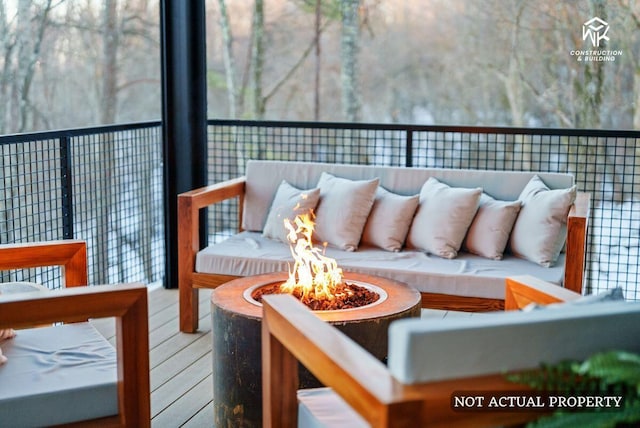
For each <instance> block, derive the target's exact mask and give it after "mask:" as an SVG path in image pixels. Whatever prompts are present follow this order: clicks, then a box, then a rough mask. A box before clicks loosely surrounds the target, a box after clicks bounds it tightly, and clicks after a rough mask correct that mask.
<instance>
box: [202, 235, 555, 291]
mask: <svg viewBox="0 0 640 428" xmlns="http://www.w3.org/2000/svg"><path fill="white" fill-rule="evenodd" d="M326 254H327V256H329V257H333V258H335V259H336V260H337V261H338V265H339V266H340V267H341V268H342V269H343V270H345V271H351V272H357V273H366V274H370V275H377V276H381V277H384V278H389V279H394V280H396V281H400V282H403V283H405V284H407V285H409V286H411V287H414V288H415V289H417V290H418V291H421V292H428V293H443V294H451V295H456V296H471V297H485V298H492V299H504V279H505V278H506V277H507V276H514V275H524V274H528V275H533V276H536V277H538V278H540V279H543V280H545V281H549V282H552V283H555V284H561V283H562V280H563V275H564V254H561V255H560V259H559V261H558V263H557V264H556V266H555V267H552V268H544V267H541V266H539V265H537V264H535V263H532V262H529V261H527V260H523V259H519V258H517V257H514V256H510V255H506V256H505V257H504V259H502V260H490V259H486V258H483V257H480V256H476V255H474V254H469V253H460V254H459V255H458V257H457V258H455V259H452V260H448V259H442V258H440V257H438V256H433V255H428V254H425V253H423V252H421V251H409V250H402V251H400V252H397V253H393V252H389V251H385V250H383V249H380V248H374V247H364V246H361V247H359V248H358V251H352V252H350V251H343V250H339V249H337V248H332V247H328V248H327V252H326ZM292 262H293V258H292V256H291V251H290V250H289V246H288V245H286V244H284V243H282V242H280V241H275V240H272V239H268V238H265V237H263V236H262V234H261V233H259V232H241V233H239V234H237V235H234V236H232V237H231V238H229V239H227V240H225V241H223V242H221V243H218V244H216V245H212V246H209V247H207V248H206V249H204V250H202V251H200V252H198V255H197V257H196V271H197V272H201V273H216V274H222V275H239V276H249V275H259V274H264V273H270V272H284V271H288V270H289V264H290V263H292Z"/></svg>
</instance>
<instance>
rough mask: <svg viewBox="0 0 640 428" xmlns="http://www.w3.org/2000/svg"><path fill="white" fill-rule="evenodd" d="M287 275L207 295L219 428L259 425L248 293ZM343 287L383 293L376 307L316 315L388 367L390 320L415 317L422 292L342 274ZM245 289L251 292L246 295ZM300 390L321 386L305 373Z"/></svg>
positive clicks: (255, 313)
mask: <svg viewBox="0 0 640 428" xmlns="http://www.w3.org/2000/svg"><path fill="white" fill-rule="evenodd" d="M287 277H288V273H286V272H279V273H270V274H264V275H257V276H250V277H244V278H239V279H236V280H233V281H230V282H228V283H226V284H224V285H222V286H220V287H218V288H216V289H215V290H213V291H212V293H211V318H212V323H213V324H212V326H213V328H212V336H213V410H214V422H215V426H217V427H228V426H235V427H261V426H262V360H261V357H262V349H261V321H262V305H261V304H260V303H258V302H256V301H255V300H253V299H252V298H251V296H250V295H251V292H250V290H253V289H255V288H258V287H261V286H265V285H269V284H273V283H275V282H284V281H286V279H287ZM344 279H345V281H346V282H354V283H356V284H358V285H362V286H365V287H367V286H369V287H370V288H371V289H373V290H376V289H381V290H382V292H381V294H382V295H381V297H380V299H378V301H377V302H375V303H372V304H369V305H367V306H361V307H359V308H352V309H342V310H333V311H316V312H315V313H316V314H317V315H318V316H319V317H320V318H322V319H323V320H325V321H327V322H329V323H331V324H332V325H334V326H335V327H336V328H338V329H339V330H340V331H342V332H343V333H345V334H346V335H347V336H349V337H350V338H351V339H353V340H354V341H356V342H357V343H359V344H360V345H361V346H362V347H363V348H365V349H366V350H367V351H369V352H370V353H371V354H372V355H374V356H375V357H376V358H378V359H380V360H381V361H383V362H386V357H387V342H388V329H389V324H390V323H391V322H392V321H395V320H398V319H402V318H409V317H419V316H420V307H421V297H420V293H419V292H418V291H416V290H414V289H411V288H409V287H408V286H406V285H404V284H402V283H400V282H397V281H393V280H390V279H386V278H380V277H376V276H372V275H365V274H356V273H346V274H345V278H344ZM248 290H249V291H248ZM300 384H301V385H300V386H301V387H303V388H304V387H311V386H319V385H318V384H317V381H316V380H315V379H314V378H313V377H312V376H311V374H310V373H308V372H306V370H302V371H301V372H300Z"/></svg>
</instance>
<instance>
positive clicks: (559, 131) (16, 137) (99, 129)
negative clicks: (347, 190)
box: [0, 119, 640, 145]
mask: <svg viewBox="0 0 640 428" xmlns="http://www.w3.org/2000/svg"><path fill="white" fill-rule="evenodd" d="M207 123H208V125H214V126H216V125H217V126H253V127H266V128H312V129H353V130H358V129H368V130H381V131H408V132H452V133H471V134H507V135H554V136H573V137H604V138H612V137H613V138H640V131H637V130H632V129H577V128H514V127H506V126H455V125H411V124H398V123H348V122H311V121H309V122H306V121H276V120H263V121H258V120H234V119H208V121H207ZM161 125H162V122H161V121H159V120H156V121H146V122H131V123H124V124H117V125H101V126H93V127H87V128H69V129H60V130H53V131H40V132H29V133H23V134H9V135H0V145H2V144H10V143H15V142H21V141H38V140H47V139H53V138H61V137H75V136H83V135H93V134H104V133H109V132H121V131H127V130H133V129H143V128H154V127H158V126H161Z"/></svg>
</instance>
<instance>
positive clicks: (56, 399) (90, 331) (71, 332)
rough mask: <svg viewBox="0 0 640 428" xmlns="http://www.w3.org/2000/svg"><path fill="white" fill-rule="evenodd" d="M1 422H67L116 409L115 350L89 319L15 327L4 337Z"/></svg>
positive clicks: (17, 424) (31, 424)
mask: <svg viewBox="0 0 640 428" xmlns="http://www.w3.org/2000/svg"><path fill="white" fill-rule="evenodd" d="M2 349H3V351H4V353H5V354H6V356H7V357H8V359H9V360H8V362H7V363H6V364H4V365H2V366H0V415H2V416H0V420H1V422H0V425H2V426H10V427H35V426H49V425H58V424H65V423H70V422H74V421H81V420H86V419H93V418H99V417H105V416H111V415H116V414H117V413H118V395H117V394H118V390H117V369H116V365H117V361H116V351H115V349H114V348H113V346H111V345H110V344H109V342H108V341H107V340H106V339H105V338H104V337H102V335H101V334H100V333H99V332H98V331H97V330H96V329H95V328H94V327H93V326H92V325H90V324H89V323H78V324H65V325H61V326H54V327H44V328H34V329H26V330H18V334H17V336H16V337H15V338H13V339H9V340H6V341H3V342H2Z"/></svg>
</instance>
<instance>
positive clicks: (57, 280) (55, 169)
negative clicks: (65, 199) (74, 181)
mask: <svg viewBox="0 0 640 428" xmlns="http://www.w3.org/2000/svg"><path fill="white" fill-rule="evenodd" d="M63 164H64V160H63V159H61V151H60V146H59V142H58V141H57V140H51V139H40V140H33V141H27V142H20V141H13V142H6V143H3V144H0V243H24V242H33V241H40V240H53V239H62V238H63V237H64V229H63V219H62V217H61V216H60V213H61V211H62V195H63V193H64V189H63V186H64V183H63V179H62V176H61V171H62V168H61V165H63ZM0 281H1V282H8V281H32V282H39V283H42V284H48V285H49V286H50V287H51V288H57V287H60V286H61V275H60V269H59V268H55V267H53V268H51V267H49V268H33V269H23V270H12V271H4V272H0Z"/></svg>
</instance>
